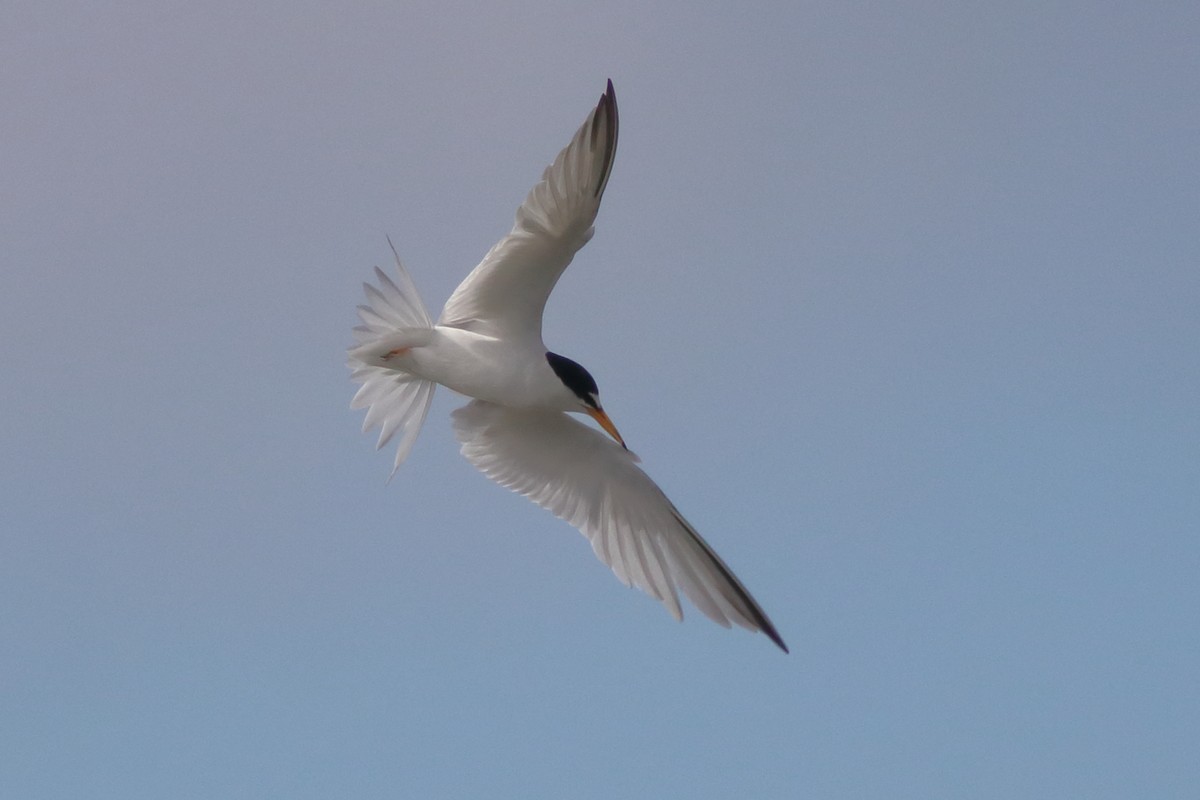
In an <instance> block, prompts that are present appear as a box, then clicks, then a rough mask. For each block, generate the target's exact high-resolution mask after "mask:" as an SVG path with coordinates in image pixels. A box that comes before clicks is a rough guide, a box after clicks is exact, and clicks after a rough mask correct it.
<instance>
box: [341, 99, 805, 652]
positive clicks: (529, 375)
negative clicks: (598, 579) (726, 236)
mask: <svg viewBox="0 0 1200 800" xmlns="http://www.w3.org/2000/svg"><path fill="white" fill-rule="evenodd" d="M616 151H617V99H616V95H615V93H614V92H613V85H612V81H611V80H610V81H609V82H608V87H607V89H606V91H605V92H604V94H603V95H602V96H601V97H600V102H599V103H598V104H597V106H596V107H595V109H593V110H592V112H591V113H590V114H589V115H588V117H587V119H586V120H585V121H584V123H583V125H582V126H581V127H580V128H579V131H578V132H577V133H576V134H575V136H574V138H572V139H571V143H570V144H568V145H567V146H566V148H564V149H563V151H562V152H561V153H559V154H558V157H557V158H555V159H554V163H552V164H551V165H550V166H549V167H547V168H546V170H545V172H543V173H542V179H541V180H540V181H539V182H538V184H537V185H536V186H534V187H533V189H532V190H531V191H530V192H529V195H528V197H526V198H525V202H524V203H522V204H521V207H520V208H519V209H517V217H516V223H515V224H514V225H513V229H512V231H511V232H510V233H509V234H508V235H507V236H505V237H504V238H503V239H501V240H500V241H499V242H497V243H496V245H495V246H494V247H492V249H491V250H490V251H489V252H488V253H487V255H485V256H484V258H483V261H481V262H480V264H479V266H477V267H475V269H474V270H473V271H472V272H471V274H470V275H468V276H467V278H466V280H464V281H463V282H462V283H461V284H459V286H458V288H457V289H455V291H454V293H453V294H452V295H451V296H450V299H449V300H448V301H447V302H446V307H445V308H444V309H443V310H442V316H441V318H440V319H439V320H438V321H437V324H436V325H435V324H434V323H433V322H432V320H430V318H429V313H428V312H427V311H426V310H425V305H424V304H423V303H422V302H421V298H420V296H419V295H418V294H417V289H416V286H415V285H414V284H413V282H412V279H411V278H410V277H409V275H408V272H407V271H406V270H405V269H404V266H403V265H402V264H401V263H400V258H399V256H398V255H396V254H395V248H394V247H393V248H392V252H393V255H396V272H397V275H396V277H395V278H394V279H393V278H391V277H389V276H388V275H387V274H385V273H384V272H383V271H382V270H381V269H379V268H378V267H376V268H375V277H376V280H377V285H371V284H369V283H368V284H364V289H365V291H366V295H367V303H366V304H365V305H361V306H359V307H358V314H359V317H360V318H361V320H362V324H361V325H359V326H357V327H356V328H354V336H355V339H356V341H357V344H356V345H355V346H354V347H352V348H350V350H349V367H350V369H351V371H352V372H351V377H352V378H353V379H354V380H355V381H357V382H359V383H361V384H362V386H361V387H360V388H359V389H358V392H357V393H356V394H355V395H354V399H353V401H351V404H350V406H351V408H355V409H358V408H366V409H367V416H366V419H365V420H364V421H363V430H364V431H368V430H370V429H371V428H373V427H375V426H376V425H378V426H380V428H381V430H380V434H379V442H378V444H377V447H378V448H381V447H383V446H384V445H386V444H387V443H388V442H389V441H391V440H392V438H394V437H395V436H396V435H397V434H399V445H398V447H397V448H396V459H395V462H394V464H393V467H392V474H393V475H394V474H395V472H396V469H397V468H399V466H400V464H401V463H403V461H404V459H405V458H406V457H407V456H408V454H409V452H410V451H411V450H412V446H413V443H414V442H415V441H416V438H417V434H418V432H419V431H420V429H421V425H422V424H423V423H424V421H425V416H426V414H427V412H428V411H429V404H430V402H431V400H432V399H433V392H434V388H435V387H436V386H437V384H441V385H443V386H445V387H447V388H449V389H452V390H454V391H455V392H458V393H459V394H463V395H466V396H467V397H471V398H473V400H472V401H471V402H470V403H468V404H467V405H466V406H464V407H462V408H460V409H458V410H456V411H454V412H453V415H452V416H453V424H454V431H455V435H456V436H457V438H458V441H459V443H460V444H461V445H462V453H463V455H464V456H465V457H466V458H467V460H468V461H470V462H471V463H472V464H474V465H475V467H476V468H477V469H479V470H480V471H481V472H483V473H484V474H485V475H486V476H487V477H489V478H491V479H492V480H493V481H495V482H496V483H499V484H500V485H502V486H505V487H507V488H509V489H512V490H513V491H515V492H518V493H520V494H523V495H525V496H526V497H528V498H529V499H530V500H532V501H533V502H535V503H537V504H538V505H540V506H542V507H543V508H545V509H548V510H549V511H551V512H553V513H554V514H555V515H557V516H558V517H560V518H562V519H564V520H566V521H567V522H569V523H570V524H571V525H573V526H575V527H576V528H578V529H579V530H580V531H581V532H582V533H583V534H584V536H586V537H587V538H588V540H589V541H591V543H592V549H593V550H595V552H596V555H597V556H598V557H599V558H600V560H601V561H603V562H604V563H605V564H607V565H608V566H609V567H611V568H612V570H613V572H614V573H616V575H617V577H618V578H619V579H620V580H621V581H622V582H623V583H624V584H625V585H626V586H628V585H630V584H632V585H634V586H636V587H638V588H639V589H641V590H643V591H645V592H646V593H647V594H649V595H651V596H652V597H654V598H655V599H656V600H659V601H660V602H662V603H663V604H664V605H666V607H667V609H668V610H669V611H670V612H671V615H672V616H674V617H675V619H676V620H682V619H683V611H682V609H681V608H680V605H679V596H678V589H682V590H683V593H684V594H685V595H687V597H688V598H689V599H690V600H691V601H692V603H693V604H695V606H696V607H697V608H699V609H700V611H702V612H703V613H704V614H705V615H706V616H708V618H709V619H711V620H713V621H714V622H716V623H718V624H719V625H722V626H724V627H726V628H728V627H729V626H730V623H734V622H736V623H737V624H738V625H741V626H742V627H743V628H748V629H749V630H752V631H762V632H763V633H765V634H766V635H767V636H769V637H770V638H771V640H772V641H774V642H775V644H777V645H779V647H780V648H782V649H783V651H784V652H787V646H786V645H785V644H784V643H783V639H782V638H780V636H779V633H778V632H777V631H776V630H775V626H774V625H772V624H771V620H770V619H768V618H767V615H766V613H764V612H763V610H762V608H760V607H759V605H758V603H756V602H755V601H754V598H753V597H751V596H750V593H749V592H748V591H746V587H745V586H743V585H742V582H741V581H739V580H738V579H737V577H735V576H734V574H733V572H732V571H731V570H730V569H729V567H727V566H726V565H725V562H724V561H722V560H721V558H720V557H719V556H718V555H717V554H716V553H715V552H713V549H712V548H711V547H710V546H709V545H708V543H707V542H705V541H704V539H703V538H701V536H700V534H699V533H697V532H696V529H695V528H693V527H692V526H691V525H690V524H689V523H688V521H687V520H685V519H684V518H683V515H682V514H680V513H679V510H678V509H676V508H675V506H674V505H673V504H672V503H671V501H670V500H668V499H667V497H666V495H664V494H663V492H662V490H661V489H659V488H658V486H657V485H656V484H655V483H654V481H652V480H650V478H649V477H648V476H647V475H646V473H645V472H643V471H642V470H641V468H640V467H638V466H637V463H636V462H637V461H638V459H637V457H636V456H634V455H633V453H631V452H630V451H629V449H628V448H627V447H626V446H625V441H624V440H623V439H622V438H621V434H620V433H618V432H617V428H616V426H615V425H614V424H613V423H612V420H610V419H609V418H608V414H606V413H605V412H604V408H603V406H601V405H600V392H599V389H598V388H597V387H596V381H595V380H594V379H593V378H592V376H591V374H590V373H589V372H588V371H587V370H586V369H584V368H583V367H582V366H580V365H579V364H577V363H575V362H574V361H572V360H571V359H569V358H566V357H564V356H560V355H558V354H557V353H552V352H550V351H549V350H547V349H546V345H545V344H544V343H543V342H542V312H543V310H544V308H545V305H546V299H547V298H548V297H549V296H550V292H551V290H552V289H553V288H554V284H555V283H556V282H557V281H558V278H559V276H560V275H562V273H563V270H565V269H566V268H567V265H568V264H570V263H571V259H572V258H574V256H575V253H576V252H578V250H579V249H580V248H581V247H583V246H584V245H585V244H587V242H588V240H589V239H591V238H592V233H593V230H594V228H593V227H592V224H593V223H594V222H595V219H596V212H597V211H598V210H599V208H600V197H601V195H602V194H603V193H604V187H605V186H606V185H607V184H608V178H609V174H610V173H611V172H612V166H613V158H614V156H615V155H616ZM389 244H390V242H389ZM571 412H577V413H583V414H587V415H588V416H590V417H591V418H592V419H594V420H595V421H596V422H597V423H598V424H599V425H600V427H601V428H602V429H603V430H604V432H605V433H607V434H608V436H609V437H611V439H609V438H606V437H605V436H604V434H602V433H601V432H600V431H598V430H596V429H595V428H592V427H590V426H588V425H585V424H583V423H581V422H579V421H577V420H575V419H573V418H571V417H569V416H567V414H568V413H571Z"/></svg>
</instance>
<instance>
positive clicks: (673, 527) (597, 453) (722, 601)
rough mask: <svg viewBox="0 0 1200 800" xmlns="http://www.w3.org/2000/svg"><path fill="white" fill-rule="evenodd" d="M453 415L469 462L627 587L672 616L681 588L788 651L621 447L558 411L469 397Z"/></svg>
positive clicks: (719, 617)
mask: <svg viewBox="0 0 1200 800" xmlns="http://www.w3.org/2000/svg"><path fill="white" fill-rule="evenodd" d="M453 418H454V431H455V434H456V436H457V437H458V440H459V442H460V443H461V444H462V452H463V455H464V456H466V458H467V460H468V461H470V462H471V463H472V464H474V465H475V467H476V468H478V469H479V470H480V471H481V472H483V474H485V475H487V476H488V477H489V478H491V479H492V480H494V481H495V482H496V483H499V484H500V485H501V486H505V487H507V488H509V489H512V490H513V491H515V492H518V493H520V494H523V495H525V496H526V497H528V498H529V499H530V500H532V501H533V502H535V503H537V504H538V505H540V506H542V507H543V508H545V509H548V510H549V511H551V512H553V513H554V514H555V515H556V516H558V517H560V518H562V519H564V520H566V521H567V522H569V523H571V524H572V525H574V526H575V527H576V528H578V529H579V530H580V531H582V532H583V535H584V536H586V537H587V538H588V539H589V540H590V541H591V543H592V549H593V550H595V552H596V555H597V556H598V557H599V558H600V560H601V561H603V562H604V563H605V564H608V565H609V566H610V567H612V570H613V572H615V573H616V575H617V577H618V578H620V579H621V581H622V582H623V583H625V585H627V586H628V585H630V584H632V585H634V586H636V587H638V588H639V589H642V590H643V591H645V592H646V593H647V594H649V595H650V596H652V597H654V598H655V599H656V600H659V601H661V602H662V603H663V604H664V605H666V607H667V609H668V610H669V611H670V612H671V614H672V616H674V617H675V618H676V619H682V618H683V612H682V610H681V609H680V607H679V597H678V595H677V592H676V589H677V588H679V589H682V590H683V592H684V594H686V595H687V596H688V599H690V600H691V601H692V603H693V604H695V606H696V607H697V608H699V609H700V610H701V611H702V612H704V614H705V615H706V616H707V617H708V618H709V619H711V620H713V621H714V622H716V623H718V624H719V625H723V626H724V627H729V625H730V623H731V622H736V623H737V624H738V625H741V626H742V627H743V628H748V629H750V630H752V631H762V632H764V633H765V634H766V635H767V636H769V637H770V638H771V640H772V641H774V642H775V644H777V645H779V646H780V647H781V648H782V649H783V650H784V652H787V646H786V645H785V644H784V643H783V639H781V638H780V636H779V633H778V632H776V630H775V626H774V625H772V624H771V621H770V620H769V619H768V618H767V615H766V613H764V612H763V610H762V609H761V608H760V607H759V605H758V603H756V602H755V601H754V598H753V597H751V596H750V593H749V592H748V591H746V587H745V586H743V585H742V583H741V581H739V580H738V579H737V577H735V576H734V574H733V572H731V571H730V569H729V567H727V566H725V562H723V561H722V560H721V559H720V557H719V556H718V555H717V554H716V553H715V552H713V549H712V548H711V547H709V546H708V543H707V542H705V541H704V539H702V538H701V537H700V534H699V533H697V532H696V530H695V528H693V527H692V526H691V525H689V524H688V522H687V520H685V519H684V518H683V515H682V514H680V513H679V511H678V509H676V508H675V506H674V505H672V503H671V501H670V500H668V499H667V497H666V495H664V494H663V493H662V490H661V489H659V488H658V486H657V485H656V484H655V483H654V481H652V480H650V478H649V476H647V475H646V473H644V472H642V470H641V469H640V468H639V467H638V466H637V464H635V463H634V459H633V457H632V456H631V455H630V453H629V452H628V451H626V450H625V449H624V448H622V447H620V446H619V445H617V444H616V443H615V442H613V441H611V440H609V439H607V438H606V437H605V436H604V435H603V434H602V433H600V432H599V431H597V430H595V429H594V428H590V427H588V426H587V425H584V424H582V423H580V422H577V421H576V420H574V419H571V418H570V417H569V416H568V415H566V414H563V413H560V412H557V411H539V410H532V411H531V410H519V409H512V408H506V407H504V406H498V405H495V404H492V403H487V402H484V401H482V400H475V401H472V402H471V403H468V404H467V405H466V406H463V407H462V408H460V409H458V410H456V411H455V412H454V413H453Z"/></svg>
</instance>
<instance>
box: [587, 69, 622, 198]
mask: <svg viewBox="0 0 1200 800" xmlns="http://www.w3.org/2000/svg"><path fill="white" fill-rule="evenodd" d="M592 124H593V127H592V141H593V143H594V142H595V141H596V138H597V137H599V136H603V137H604V157H603V159H602V164H603V167H602V171H601V173H600V180H599V181H597V182H596V195H595V196H596V197H599V196H600V195H602V194H604V187H606V186H607V185H608V176H609V174H610V173H612V167H613V161H615V160H616V157H617V133H618V131H619V125H618V119H617V92H616V90H615V89H613V82H612V78H609V79H608V86H607V87H606V88H605V90H604V94H602V95H600V102H599V103H598V104H597V105H596V113H595V116H594V117H593V123H592Z"/></svg>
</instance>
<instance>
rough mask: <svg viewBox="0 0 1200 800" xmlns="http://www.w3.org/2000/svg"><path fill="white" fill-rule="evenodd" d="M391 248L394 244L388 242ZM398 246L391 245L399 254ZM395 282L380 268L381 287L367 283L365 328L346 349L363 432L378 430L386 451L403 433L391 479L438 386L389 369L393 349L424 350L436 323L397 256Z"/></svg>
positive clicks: (360, 312) (358, 330)
mask: <svg viewBox="0 0 1200 800" xmlns="http://www.w3.org/2000/svg"><path fill="white" fill-rule="evenodd" d="M388 244H389V245H390V244H391V240H390V239H389V240H388ZM395 252H396V248H395V247H392V253H393V254H395ZM396 273H397V276H398V279H397V280H392V279H391V278H390V277H388V275H387V274H386V273H384V271H383V270H381V269H379V267H376V268H375V277H376V279H377V280H378V283H379V285H378V286H373V285H371V284H369V283H364V284H363V290H364V291H365V292H366V295H367V304H366V305H361V306H359V307H358V317H359V319H360V320H362V324H361V325H358V326H356V327H355V328H354V339H355V341H356V342H357V344H356V345H355V346H353V347H351V348H349V349H348V351H347V355H348V356H349V358H348V360H347V366H348V367H350V378H351V379H352V380H355V381H357V382H358V383H360V384H362V385H361V386H360V387H359V389H358V392H357V393H356V394H355V395H354V399H353V400H351V401H350V407H351V408H354V409H358V408H365V409H367V416H366V418H365V419H364V420H363V432H364V433H365V432H366V431H369V430H371V429H372V428H374V427H375V426H376V425H378V426H380V431H379V442H378V443H377V444H376V449H379V448H382V447H383V446H384V445H386V444H387V443H388V442H389V441H391V440H392V438H393V437H395V436H396V434H399V435H400V436H399V442H398V444H397V447H396V460H395V462H394V464H393V466H392V472H391V475H389V476H388V479H389V480H391V476H392V475H395V474H396V470H397V469H399V468H400V465H401V464H403V463H404V459H406V458H407V457H408V454H409V452H411V450H412V447H413V445H414V444H415V443H416V441H417V434H419V433H420V432H421V426H422V425H423V424H424V422H425V415H426V414H428V413H429V405H430V403H431V402H432V401H433V390H434V389H435V388H437V384H435V383H433V382H432V381H427V380H423V379H421V378H417V377H414V376H412V375H409V374H408V373H407V372H404V371H403V370H399V369H396V368H395V367H393V366H390V365H389V364H388V362H387V358H386V357H387V355H388V354H389V353H390V352H392V351H393V350H398V349H403V348H408V347H420V346H422V345H425V344H428V343H429V340H430V338H431V337H432V331H433V321H432V320H431V319H430V317H429V312H428V311H426V310H425V304H424V303H422V302H421V296H420V295H419V294H418V293H417V287H416V285H414V284H413V282H412V278H410V277H409V276H408V272H407V271H406V270H405V269H404V265H403V264H401V263H400V257H399V255H397V256H396Z"/></svg>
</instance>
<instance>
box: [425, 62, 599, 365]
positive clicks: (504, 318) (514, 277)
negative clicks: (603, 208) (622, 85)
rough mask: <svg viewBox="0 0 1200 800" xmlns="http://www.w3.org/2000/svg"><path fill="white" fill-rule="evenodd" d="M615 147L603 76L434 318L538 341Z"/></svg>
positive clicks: (582, 240) (588, 225) (588, 229)
mask: <svg viewBox="0 0 1200 800" xmlns="http://www.w3.org/2000/svg"><path fill="white" fill-rule="evenodd" d="M616 152H617V98H616V94H615V93H614V92H613V85H612V81H609V82H608V88H607V90H606V91H605V92H604V94H603V95H602V96H601V97H600V103H599V104H598V105H597V106H596V108H595V109H593V110H592V113H591V114H589V115H588V118H587V119H586V120H585V121H584V123H583V126H582V127H580V129H579V131H578V132H577V133H576V134H575V137H574V138H573V139H572V140H571V143H570V144H569V145H567V146H566V148H565V149H564V150H563V151H562V152H561V153H559V154H558V158H556V159H554V163H553V164H551V165H550V166H549V167H547V168H546V171H545V172H544V173H542V179H541V181H540V182H538V184H537V185H536V186H534V187H533V189H532V190H530V192H529V196H528V197H526V198H525V202H524V203H522V204H521V207H520V208H519V209H517V219H516V223H515V224H514V225H513V229H512V232H510V233H509V234H508V235H507V236H505V237H504V238H503V239H501V240H500V241H499V242H497V243H496V245H495V246H494V247H493V248H492V249H491V250H490V251H488V254H487V255H486V256H484V258H483V261H481V262H480V263H479V266H477V267H476V268H475V269H474V270H472V272H471V274H470V275H468V276H467V277H466V279H465V280H464V281H463V282H462V283H461V284H459V286H458V288H457V289H455V290H454V294H452V295H451V296H450V299H449V300H448V301H447V302H446V307H445V309H444V310H443V311H442V317H441V319H440V320H438V324H439V325H449V326H451V327H456V328H465V329H467V330H470V331H475V332H476V333H482V334H486V335H489V336H496V337H501V338H507V339H524V338H528V337H531V336H532V337H536V338H537V340H538V341H540V339H541V333H542V310H543V309H544V308H545V307H546V299H547V298H548V297H549V296H550V291H551V290H552V289H553V288H554V284H555V283H557V282H558V278H559V276H560V275H562V273H563V270H565V269H566V268H567V265H568V264H570V263H571V259H572V258H574V257H575V253H576V252H577V251H578V250H579V248H581V247H583V246H584V245H585V244H587V242H588V240H589V239H591V238H592V232H593V228H592V223H593V222H595V220H596V212H597V211H598V210H599V209H600V197H601V196H602V195H603V194H604V187H605V185H606V184H607V183H608V176H609V173H610V172H611V171H612V165H613V158H614V157H615V156H616Z"/></svg>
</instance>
